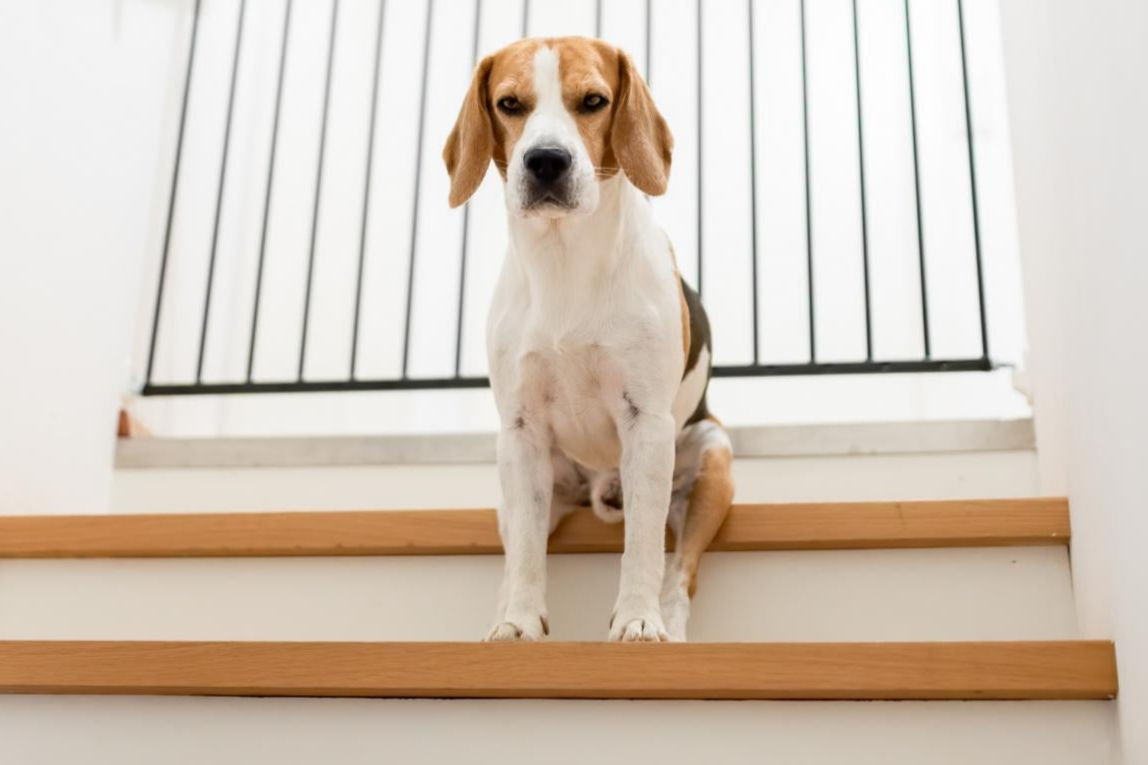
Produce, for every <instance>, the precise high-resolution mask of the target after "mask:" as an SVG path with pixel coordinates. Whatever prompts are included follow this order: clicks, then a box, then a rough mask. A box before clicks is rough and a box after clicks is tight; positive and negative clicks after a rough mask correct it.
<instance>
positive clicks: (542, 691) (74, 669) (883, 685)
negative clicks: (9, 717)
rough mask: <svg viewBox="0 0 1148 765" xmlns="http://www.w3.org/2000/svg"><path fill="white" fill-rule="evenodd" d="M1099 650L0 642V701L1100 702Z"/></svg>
mask: <svg viewBox="0 0 1148 765" xmlns="http://www.w3.org/2000/svg"><path fill="white" fill-rule="evenodd" d="M1116 692H1117V680H1116V660H1115V651H1114V649H1113V645H1112V644H1111V643H1108V642H1089V641H1064V642H999V643H678V644H666V643H663V644H611V643H519V644H506V643H503V644H484V643H233V642H72V641H63V642H57V641H0V693H34V694H100V695H107V694H117V695H119V694H131V695H165V696H172V695H174V696H339V697H420V698H422V697H425V698H553V699H807V700H828V699H837V700H947V699H966V700H988V699H1014V700H1016V699H1032V700H1054V699H1111V698H1113V697H1114V696H1115V695H1116Z"/></svg>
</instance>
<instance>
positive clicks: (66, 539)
mask: <svg viewBox="0 0 1148 765" xmlns="http://www.w3.org/2000/svg"><path fill="white" fill-rule="evenodd" d="M622 538H623V531H622V528H621V526H619V525H614V526H611V525H607V524H604V523H602V522H600V521H599V520H598V519H597V518H595V517H594V516H593V514H592V513H590V512H589V511H588V510H586V511H580V512H578V513H575V514H574V515H572V516H571V517H570V518H568V519H566V521H564V522H563V523H562V525H561V526H560V527H559V528H558V530H557V531H556V532H555V534H554V535H553V536H552V537H551V540H550V551H551V552H552V553H601V552H620V551H621V549H622ZM1068 542H1069V519H1068V502H1067V500H1065V499H1063V498H1048V499H1002V500H947V501H924V502H861V503H810V504H768V505H767V504H742V505H735V506H734V508H733V510H732V511H731V512H730V515H729V518H728V519H727V520H726V523H725V525H724V526H722V528H721V530H720V531H719V532H718V534H717V537H716V538H715V539H714V542H713V544H712V545H711V546H710V549H711V550H714V551H750V550H830V549H878V548H909V547H1002V546H1021V545H1067V544H1068ZM501 552H502V545H501V542H500V541H499V538H498V526H497V521H496V518H495V511H494V510H489V509H483V510H381V511H313V512H286V513H206V514H188V515H174V514H172V515H163V514H159V515H104V516H0V558H164V557H246V556H320V555H494V554H501Z"/></svg>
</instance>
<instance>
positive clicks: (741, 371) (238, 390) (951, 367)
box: [142, 359, 993, 396]
mask: <svg viewBox="0 0 1148 765" xmlns="http://www.w3.org/2000/svg"><path fill="white" fill-rule="evenodd" d="M992 369H993V366H992V363H991V362H990V361H989V360H988V359H947V360H941V359H931V360H921V361H873V362H868V361H856V362H846V363H840V364H836V363H831V364H751V365H747V366H717V367H714V368H713V372H712V374H713V376H714V377H793V376H816V375H861V374H925V373H939V372H987V371H991V370H992ZM489 385H490V381H489V380H488V379H487V378H485V377H439V378H415V379H410V378H407V379H391V380H333V381H327V382H322V381H316V382H259V383H198V384H194V385H147V386H145V387H144V389H143V391H142V394H143V395H144V396H219V395H232V394H245V393H248V394H255V393H339V392H352V391H397V390H456V389H459V388H486V387H488V386H489Z"/></svg>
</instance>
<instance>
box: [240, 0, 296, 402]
mask: <svg viewBox="0 0 1148 765" xmlns="http://www.w3.org/2000/svg"><path fill="white" fill-rule="evenodd" d="M292 4H293V0H287V8H286V10H285V11H284V12H283V41H282V42H281V43H280V45H279V74H278V80H277V81H276V84H275V115H274V117H272V121H271V154H270V156H269V158H268V160H267V188H266V190H265V191H264V194H263V230H262V232H261V233H260V235H259V266H258V268H257V269H256V271H255V305H254V307H253V308H252V309H251V342H250V343H248V345H247V382H251V379H252V376H253V374H254V371H255V338H256V333H257V332H258V330H259V306H260V303H261V301H262V298H263V262H264V259H265V256H266V254H267V225H268V221H269V220H270V218H271V189H272V184H273V182H274V180H275V155H276V151H277V150H278V146H279V113H280V110H281V107H282V105H283V79H284V76H283V74H284V71H285V69H286V66H287V38H288V35H290V34H291V6H292Z"/></svg>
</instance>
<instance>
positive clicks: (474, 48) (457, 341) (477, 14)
mask: <svg viewBox="0 0 1148 765" xmlns="http://www.w3.org/2000/svg"><path fill="white" fill-rule="evenodd" d="M599 8H601V3H600V2H599ZM481 20H482V0H474V40H473V41H472V44H471V49H470V58H471V66H476V65H477V64H478V39H479V29H480V26H479V23H480V22H481ZM469 244H470V203H469V202H468V203H467V204H466V206H465V207H463V208H462V246H461V248H460V252H459V265H458V325H457V326H456V327H455V332H454V376H455V377H458V376H460V375H461V374H462V318H463V313H464V312H465V309H466V255H467V249H468V246H469Z"/></svg>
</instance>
